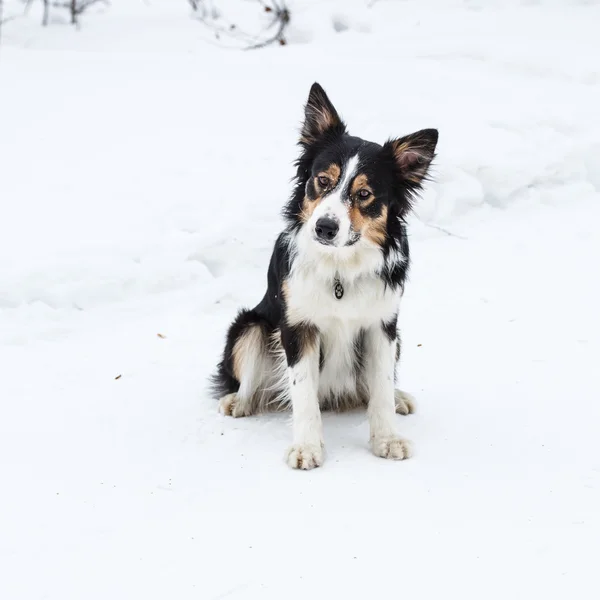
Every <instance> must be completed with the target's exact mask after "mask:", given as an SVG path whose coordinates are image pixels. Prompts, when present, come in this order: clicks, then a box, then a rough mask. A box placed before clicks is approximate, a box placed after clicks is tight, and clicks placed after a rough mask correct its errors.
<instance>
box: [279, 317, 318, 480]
mask: <svg viewBox="0 0 600 600" xmlns="http://www.w3.org/2000/svg"><path fill="white" fill-rule="evenodd" d="M281 341H282V343H283V347H284V349H285V354H286V357H287V363H288V386H289V394H290V397H291V401H292V410H293V417H292V418H293V436H294V437H293V441H294V443H293V445H292V447H291V448H290V449H289V450H288V452H287V455H286V460H287V463H288V465H289V466H290V467H292V468H293V469H313V468H314V467H319V466H321V464H322V463H323V426H322V423H321V411H320V409H319V399H318V395H317V393H318V389H319V332H318V330H317V328H316V327H314V326H313V325H307V324H305V323H299V324H297V325H294V326H287V325H286V326H285V327H283V328H282V330H281Z"/></svg>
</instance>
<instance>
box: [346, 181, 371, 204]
mask: <svg viewBox="0 0 600 600" xmlns="http://www.w3.org/2000/svg"><path fill="white" fill-rule="evenodd" d="M360 190H367V191H369V192H371V195H370V196H369V197H368V198H367V199H366V200H362V199H361V198H360V197H358V192H360ZM350 193H351V194H352V196H353V197H356V198H357V199H358V201H359V202H360V204H361V206H369V204H371V203H372V202H373V201H374V200H375V196H374V195H373V188H371V186H370V185H369V178H368V177H367V176H366V175H363V174H360V175H357V176H356V177H355V178H354V181H353V182H352V188H351V189H350Z"/></svg>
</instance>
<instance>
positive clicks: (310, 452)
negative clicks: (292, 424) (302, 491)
mask: <svg viewBox="0 0 600 600" xmlns="http://www.w3.org/2000/svg"><path fill="white" fill-rule="evenodd" d="M286 462H287V464H288V466H290V467H291V468H292V469H304V470H308V469H314V468H315V467H320V466H321V465H322V464H323V444H319V445H316V444H294V445H293V446H292V447H291V448H290V449H289V450H288V451H287V454H286Z"/></svg>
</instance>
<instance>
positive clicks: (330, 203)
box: [308, 154, 358, 247]
mask: <svg viewBox="0 0 600 600" xmlns="http://www.w3.org/2000/svg"><path fill="white" fill-rule="evenodd" d="M357 168H358V154H355V155H354V156H353V157H352V158H351V159H350V160H349V161H348V162H347V163H346V164H345V165H344V166H343V172H342V176H341V177H340V181H339V183H338V184H337V186H336V187H335V189H334V190H333V191H332V192H330V193H329V194H327V196H325V199H324V200H323V201H322V202H321V204H319V206H317V208H316V209H315V211H314V212H313V214H312V216H311V218H310V221H309V223H308V226H309V229H310V231H311V232H313V233H314V230H315V225H316V223H317V221H318V220H319V219H320V218H322V217H328V218H330V219H333V220H334V221H335V222H336V223H337V224H338V225H339V227H340V229H339V231H338V234H337V236H336V237H335V239H334V240H333V245H334V246H336V247H341V246H345V245H346V244H347V243H348V242H349V241H350V237H351V236H350V226H351V222H350V215H349V212H348V211H349V209H350V199H349V197H348V192H349V188H350V182H351V181H352V180H353V179H354V177H355V176H356V171H357Z"/></svg>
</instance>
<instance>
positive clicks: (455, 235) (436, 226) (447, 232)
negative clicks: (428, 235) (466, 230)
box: [421, 221, 469, 240]
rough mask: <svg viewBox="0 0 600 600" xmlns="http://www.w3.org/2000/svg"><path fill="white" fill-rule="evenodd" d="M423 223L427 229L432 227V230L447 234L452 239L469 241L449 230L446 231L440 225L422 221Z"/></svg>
mask: <svg viewBox="0 0 600 600" xmlns="http://www.w3.org/2000/svg"><path fill="white" fill-rule="evenodd" d="M421 223H423V225H425V226H426V227H431V228H432V229H437V230H438V231H441V232H442V233H445V234H446V235H449V236H450V237H455V238H458V239H459V240H467V239H469V238H466V237H464V236H462V235H458V234H457V233H452V232H451V231H448V230H447V229H444V228H443V227H440V226H439V225H434V224H433V223H425V222H424V221H421Z"/></svg>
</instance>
